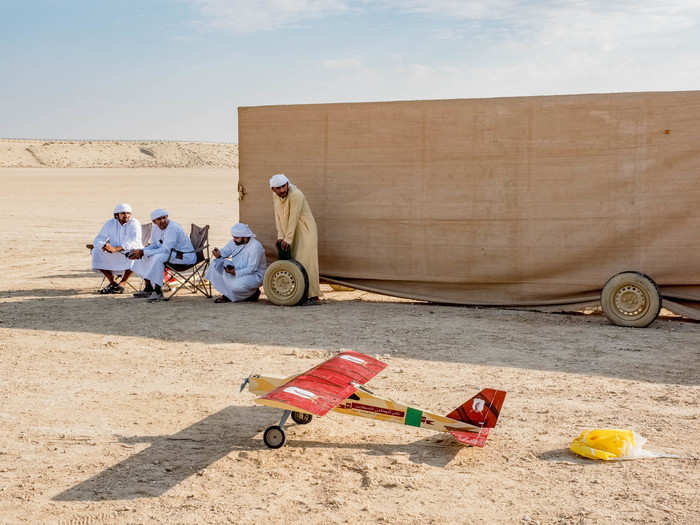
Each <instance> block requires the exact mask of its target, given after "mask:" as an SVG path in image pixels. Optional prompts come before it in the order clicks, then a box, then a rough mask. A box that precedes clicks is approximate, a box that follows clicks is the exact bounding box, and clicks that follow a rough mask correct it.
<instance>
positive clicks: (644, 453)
mask: <svg viewBox="0 0 700 525" xmlns="http://www.w3.org/2000/svg"><path fill="white" fill-rule="evenodd" d="M644 443H646V438H643V437H642V436H640V435H639V434H637V433H636V432H634V431H632V430H620V429H614V428H598V429H595V430H586V431H584V432H581V435H580V436H579V437H577V438H576V439H574V441H573V442H572V443H571V451H572V452H574V453H576V454H578V455H579V456H583V457H586V458H590V459H602V460H604V461H610V460H620V459H635V458H658V457H677V456H672V455H670V454H660V453H656V452H650V451H648V450H644V449H643V448H642V447H643V446H644Z"/></svg>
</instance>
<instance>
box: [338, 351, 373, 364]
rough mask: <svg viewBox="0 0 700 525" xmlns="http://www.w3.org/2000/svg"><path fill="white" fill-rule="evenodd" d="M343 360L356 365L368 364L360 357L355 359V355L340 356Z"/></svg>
mask: <svg viewBox="0 0 700 525" xmlns="http://www.w3.org/2000/svg"><path fill="white" fill-rule="evenodd" d="M339 357H340V358H341V359H345V360H346V361H350V362H351V363H355V364H358V365H364V364H365V363H367V361H365V360H364V359H360V358H359V357H355V356H354V355H347V354H346V355H341V356H339Z"/></svg>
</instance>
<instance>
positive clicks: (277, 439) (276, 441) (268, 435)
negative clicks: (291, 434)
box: [263, 425, 287, 448]
mask: <svg viewBox="0 0 700 525" xmlns="http://www.w3.org/2000/svg"><path fill="white" fill-rule="evenodd" d="M286 440H287V437H286V436H285V435H284V429H283V428H282V427H280V426H278V425H274V426H271V427H267V430H265V433H264V434H263V441H264V442H265V445H267V447H268V448H280V447H281V446H282V445H284V442H285V441H286Z"/></svg>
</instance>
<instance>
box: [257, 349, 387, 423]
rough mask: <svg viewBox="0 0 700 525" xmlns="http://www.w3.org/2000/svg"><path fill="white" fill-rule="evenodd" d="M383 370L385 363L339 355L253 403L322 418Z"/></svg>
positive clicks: (363, 356) (361, 357) (366, 357)
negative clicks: (302, 412)
mask: <svg viewBox="0 0 700 525" xmlns="http://www.w3.org/2000/svg"><path fill="white" fill-rule="evenodd" d="M384 368H386V363H382V362H381V361H379V360H377V359H374V358H372V357H369V356H368V355H364V354H360V353H359V352H352V351H348V352H342V353H340V354H338V355H337V356H335V357H332V358H330V359H328V360H327V361H324V362H323V363H321V364H320V365H318V366H315V367H314V368H312V369H311V370H308V371H306V372H304V373H302V374H299V375H298V376H296V377H295V378H294V379H292V380H291V381H288V382H286V383H284V384H283V385H280V386H279V387H277V388H276V389H274V390H272V391H271V392H268V393H267V394H265V395H264V396H262V397H259V398H258V399H256V400H255V402H256V403H260V404H261V405H267V406H271V407H276V408H281V409H283V410H295V409H300V410H303V411H304V412H309V413H310V414H314V415H316V416H323V415H325V414H326V413H327V412H328V411H329V410H331V409H332V408H334V407H336V406H337V405H338V404H339V403H340V402H341V401H343V400H344V399H346V398H347V397H348V396H349V395H350V394H352V393H353V392H355V390H357V389H358V387H359V386H360V385H362V384H364V383H366V382H367V381H369V380H370V379H372V378H373V377H374V376H376V375H377V374H378V373H379V372H381V371H382V370H384Z"/></svg>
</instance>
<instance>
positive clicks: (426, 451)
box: [53, 406, 460, 501]
mask: <svg viewBox="0 0 700 525" xmlns="http://www.w3.org/2000/svg"><path fill="white" fill-rule="evenodd" d="M279 417H280V411H279V410H275V409H271V408H267V407H258V406H250V407H240V406H229V407H226V408H224V409H223V410H220V411H219V412H216V413H215V414H212V415H210V416H207V417H206V418H204V419H202V420H201V421H198V422H196V423H194V424H193V425H191V426H189V427H187V428H185V429H183V430H181V431H179V432H177V433H175V434H172V435H167V436H133V437H120V438H119V441H120V442H121V443H127V444H137V443H150V444H151V445H150V446H149V447H148V448H146V449H144V450H142V451H141V452H138V453H137V454H134V455H133V456H130V457H128V458H127V459H125V460H123V461H121V462H120V463H117V464H116V465H114V466H112V467H109V468H107V469H106V470H104V471H102V472H100V473H99V474H97V475H95V476H93V477H91V478H89V479H87V480H85V481H83V482H81V483H79V484H78V485H75V486H74V487H71V488H69V489H67V490H65V491H63V492H61V493H60V494H57V495H56V496H54V497H53V500H54V501H101V500H122V499H134V498H143V497H158V496H160V495H162V494H163V493H164V492H166V491H167V490H169V489H171V488H172V487H174V486H176V485H177V484H179V483H180V482H182V481H184V480H185V479H187V478H188V477H190V476H192V475H193V474H196V473H197V472H199V471H201V470H203V469H205V468H207V467H208V466H209V465H211V464H212V463H214V462H215V461H217V460H219V459H221V458H222V457H224V456H226V455H228V454H230V453H231V452H233V451H251V450H266V447H265V445H264V443H263V440H262V439H254V437H255V436H256V434H258V433H259V431H260V430H261V429H262V428H265V427H266V426H269V425H274V424H277V421H279ZM287 439H288V442H287V445H286V446H294V447H313V448H354V449H359V450H366V451H367V453H369V454H371V455H393V454H396V453H406V454H407V455H408V456H409V459H410V460H411V461H413V462H415V463H429V464H433V465H436V466H444V465H446V464H447V463H449V462H450V461H451V460H452V458H454V456H455V455H456V454H457V452H458V451H459V450H460V447H459V446H457V445H456V444H455V443H447V444H444V445H443V444H439V443H441V441H439V440H438V441H436V438H435V437H432V436H431V437H428V438H426V439H422V440H419V441H416V442H414V443H409V444H399V445H390V444H375V443H362V442H358V443H357V444H347V443H344V444H337V443H333V442H331V441H329V442H323V443H322V442H317V441H313V442H311V441H297V440H295V439H294V437H293V435H289V434H288V438H287ZM270 453H271V454H274V451H270Z"/></svg>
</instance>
